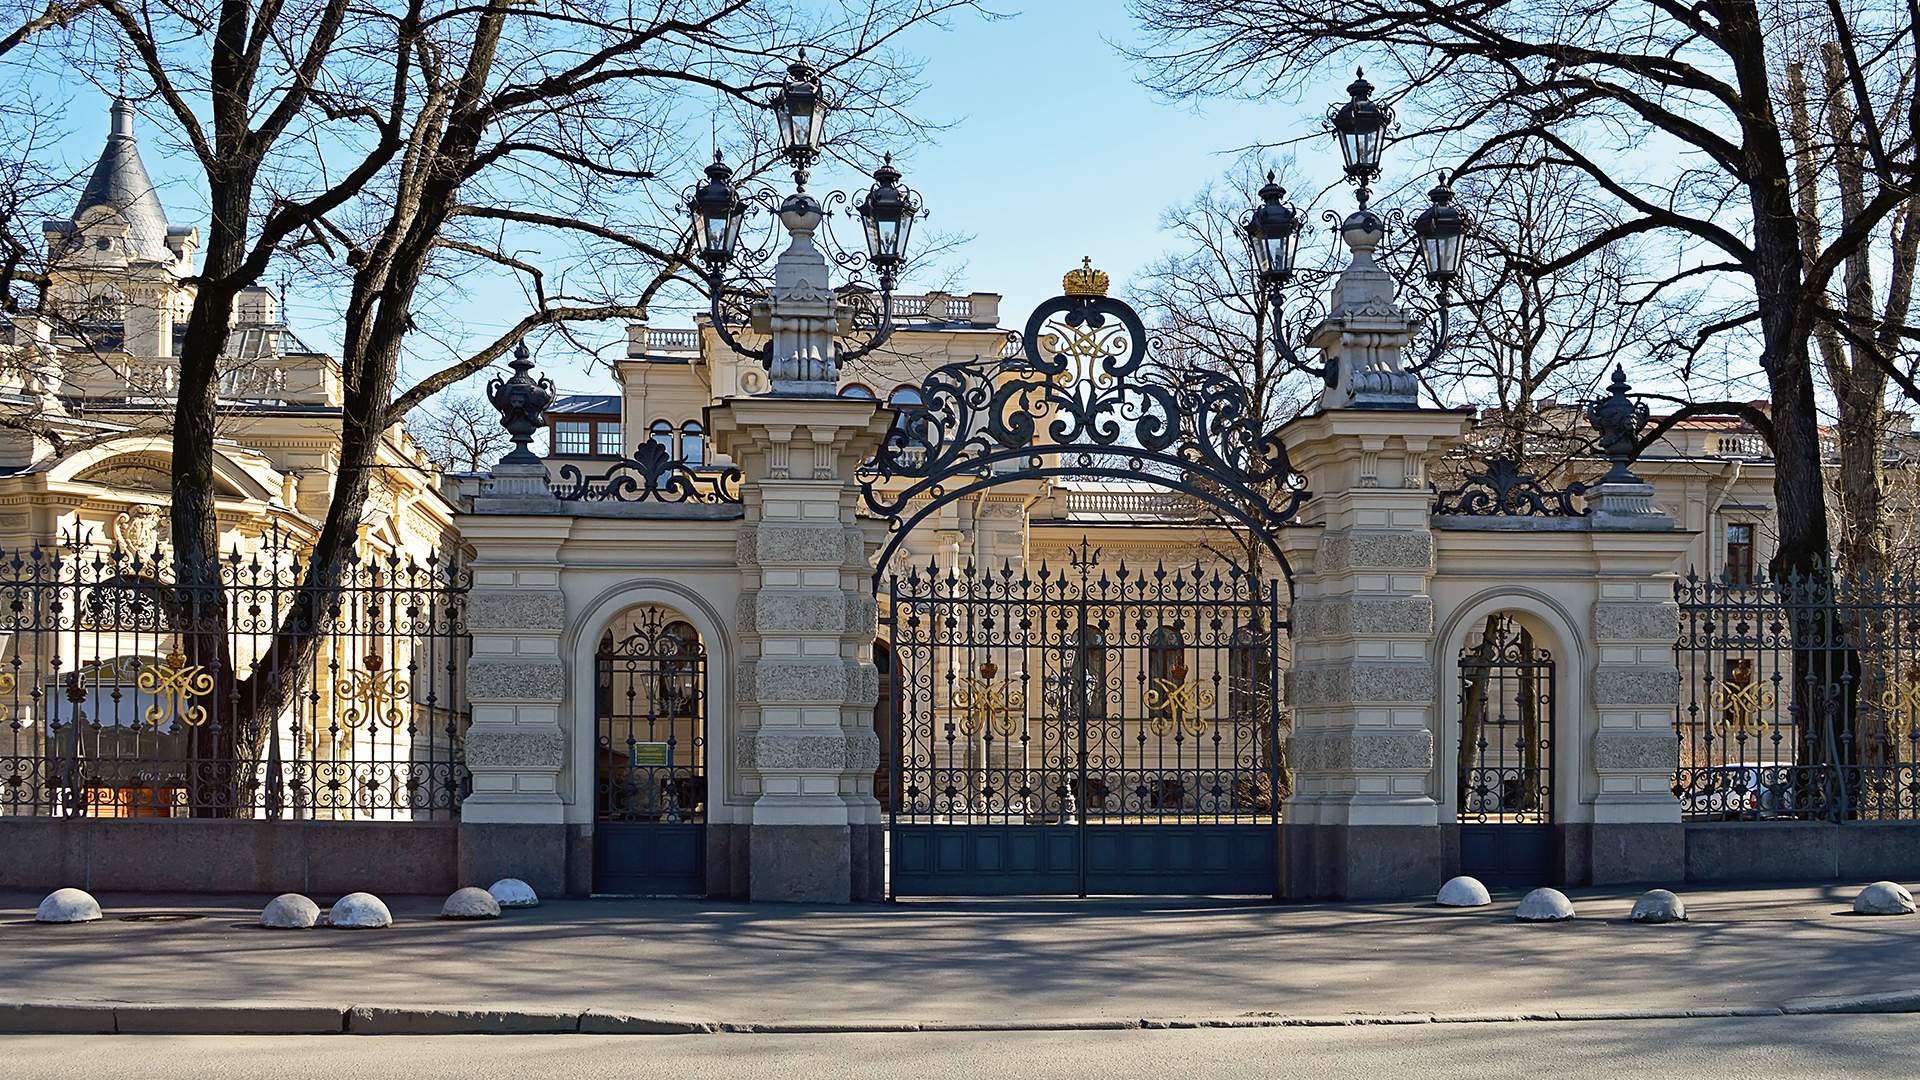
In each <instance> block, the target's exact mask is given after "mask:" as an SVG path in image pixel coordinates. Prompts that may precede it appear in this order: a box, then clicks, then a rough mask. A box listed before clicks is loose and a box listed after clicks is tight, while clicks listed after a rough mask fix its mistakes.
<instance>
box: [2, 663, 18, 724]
mask: <svg viewBox="0 0 1920 1080" xmlns="http://www.w3.org/2000/svg"><path fill="white" fill-rule="evenodd" d="M18 685H19V683H18V682H17V681H15V679H14V677H13V672H11V671H0V694H11V693H13V688H14V687H15V686H18ZM12 715H13V705H12V704H11V703H10V702H5V701H0V720H5V719H8V718H9V717H11V716H12Z"/></svg>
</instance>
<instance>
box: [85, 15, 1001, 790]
mask: <svg viewBox="0 0 1920 1080" xmlns="http://www.w3.org/2000/svg"><path fill="white" fill-rule="evenodd" d="M973 7H974V2H973V0H835V2H832V3H824V4H823V3H800V2H797V0H657V2H650V3H645V4H639V5H629V4H621V3H613V2H603V0H584V2H570V3H565V4H559V5H539V6H534V5H527V4H524V3H519V2H517V0H479V2H476V3H472V4H464V3H434V2H429V0H392V2H385V3H382V2H373V0H358V2H356V0H260V2H257V3H256V2H252V0H220V2H219V3H216V4H213V5H211V6H210V7H204V8H203V7H195V6H192V5H189V6H185V7H183V6H180V5H178V4H174V3H171V2H168V0H99V2H98V5H97V7H96V8H95V9H94V10H93V11H92V12H91V13H90V14H88V15H87V16H86V17H85V18H83V19H81V20H80V21H79V22H78V23H76V24H75V26H74V27H73V29H72V31H71V47H72V50H73V55H74V58H75V62H76V63H77V64H85V63H88V62H93V61H97V60H98V58H99V57H101V56H102V55H105V56H106V57H108V59H109V61H110V62H115V63H114V68H115V70H114V75H113V77H114V78H115V80H116V81H117V80H118V79H119V78H120V74H119V72H120V71H125V73H126V75H125V78H127V79H128V80H129V81H130V82H131V83H132V84H133V85H132V86H131V87H130V89H129V92H130V93H131V94H132V95H133V96H136V97H139V98H142V99H143V100H144V101H145V102H146V103H147V110H148V112H149V114H150V115H157V116H158V117H161V118H163V119H164V121H165V122H164V124H163V127H165V128H166V129H168V130H169V131H170V133H171V134H172V136H173V138H174V139H175V140H176V141H177V142H178V143H179V144H180V145H181V146H183V147H184V148H185V150H186V153H187V154H188V155H189V156H190V158H191V160H192V161H194V162H195V163H196V164H197V166H198V168H199V171H200V181H201V183H202V184H203V185H204V188H205V191H206V194H207V198H208V205H209V209H210V211H211V213H210V219H209V221H208V226H207V230H206V242H205V245H204V247H203V249H202V250H203V253H204V258H203V263H202V266H201V268H200V272H199V273H198V274H197V275H196V276H195V277H194V279H193V282H192V283H193V285H194V287H195V296H194V301H193V305H192V308H191V311H190V312H189V314H188V317H187V320H186V325H185V329H184V332H183V333H182V334H181V335H180V336H179V338H178V339H177V343H178V353H179V358H178V366H179V378H178V396H177V400H176V402H175V409H174V414H173V455H172V474H173V475H172V479H173V489H174V506H173V513H172V541H173V551H174V557H175V564H176V565H175V569H176V574H177V575H178V580H179V585H180V589H179V604H180V607H181V623H182V625H184V626H188V627H191V628H193V631H192V632H191V633H189V634H187V635H186V637H187V640H186V641H185V642H184V643H183V645H184V647H185V649H186V651H187V652H188V653H189V655H191V656H192V657H193V658H194V662H195V663H197V664H201V665H204V666H205V667H206V668H207V669H208V670H209V671H213V672H217V673H221V678H222V680H223V681H224V682H223V685H221V686H218V687H216V689H215V691H214V692H215V693H216V694H218V695H220V696H221V697H222V698H224V699H226V700H229V701H235V702H240V703H243V705H242V707H243V710H244V712H245V714H246V715H243V716H240V717H237V718H236V722H235V723H234V724H231V725H228V726H227V728H226V729H225V730H224V733H223V735H222V738H224V739H226V740H228V742H229V743H230V745H228V746H226V747H223V748H215V753H216V754H217V755H219V756H226V757H229V758H230V759H231V760H236V761H239V760H250V759H251V758H252V757H253V756H254V755H256V754H257V752H258V750H259V749H260V747H261V745H262V739H263V735H264V730H265V724H266V723H268V722H270V721H269V720H268V718H270V717H272V716H274V715H277V713H278V711H279V710H280V708H281V706H282V705H283V704H284V702H285V701H286V700H288V698H289V697H290V695H291V694H293V693H294V692H295V690H296V685H295V684H296V682H297V679H298V677H299V676H298V672H300V671H302V670H303V669H304V668H305V666H306V665H305V664H304V660H305V655H304V654H305V653H306V652H307V651H310V650H311V649H312V648H313V647H314V641H315V639H314V638H313V636H312V635H310V634H303V633H301V632H299V628H300V627H302V626H310V625H314V624H315V623H316V622H317V621H318V615H319V612H321V611H323V610H324V606H325V604H326V603H327V602H328V601H329V599H330V597H331V596H332V595H333V594H334V593H335V592H337V590H338V587H339V580H340V573H341V567H342V563H343V559H344V557H345V556H346V555H347V554H349V553H350V551H351V547H352V544H353V542H354V537H355V534H356V527H357V524H358V522H359V520H360V518H361V514H362V510H363V508H364V505H365V502H366V499H367V493H368V485H369V481H370V478H371V476H372V474H373V472H374V471H375V470H376V468H377V465H376V462H375V458H376V455H377V453H378V451H379V447H380V445H381V442H382V439H383V437H384V435H385V433H386V432H387V430H388V429H389V428H391V427H392V426H393V425H394V424H396V423H398V422H399V421H400V420H401V418H402V417H404V416H405V415H406V413H407V412H408V411H409V410H410V409H412V408H414V407H415V406H418V405H419V404H421V403H422V402H424V401H425V400H426V399H427V398H429V397H430V396H432V395H433V394H435V393H437V392H439V391H441V390H443V389H446V388H448V387H451V386H453V385H455V384H457V383H459V382H461V381H463V380H465V379H466V378H468V377H470V376H472V375H474V374H475V373H477V372H479V371H481V370H483V369H484V368H485V367H487V366H488V365H489V364H491V363H492V362H493V361H494V360H495V359H497V358H499V357H500V356H501V355H503V354H504V353H505V352H506V351H508V350H509V349H511V348H512V347H513V345H514V343H515V342H516V341H518V340H519V339H520V338H522V337H523V336H525V335H526V334H528V333H529V332H531V331H534V330H536V329H539V328H542V327H566V326H569V325H575V324H580V323H583V322H591V321H595V320H607V319H632V318H644V317H645V315H646V312H647V306H648V305H649V304H650V303H652V302H653V301H654V300H655V298H656V297H657V296H658V295H659V294H660V293H661V292H662V291H663V290H669V289H674V288H679V287H682V282H683V281H684V278H683V274H684V271H685V269H686V265H687V254H686V253H687V251H688V250H689V247H688V240H687V237H686V231H687V230H686V229H685V228H684V227H683V225H682V220H681V219H682V214H681V212H680V210H679V205H680V196H679V189H680V187H681V186H682V185H683V184H685V183H686V182H687V181H688V180H689V179H691V178H693V176H694V175H695V168H696V166H697V165H698V163H699V162H698V158H699V157H700V156H702V155H704V153H705V152H706V150H707V148H708V144H707V142H706V140H705V138H704V136H705V135H706V131H705V130H704V129H705V128H706V125H705V124H701V125H700V128H701V129H702V130H701V132H700V136H701V137H700V138H699V139H698V141H697V142H696V141H695V138H694V136H693V133H692V132H690V131H688V130H685V128H686V127H687V126H688V125H686V123H685V120H686V118H687V117H688V116H689V115H700V116H705V115H707V114H709V113H717V114H718V115H721V116H723V117H726V118H727V120H728V131H729V132H730V133H731V135H730V138H733V139H734V140H736V141H739V142H741V143H742V144H743V145H744V147H745V152H744V154H742V155H740V156H741V157H744V158H745V161H744V162H743V164H744V166H745V171H746V172H748V173H751V172H752V171H753V170H754V169H756V168H758V167H761V166H763V165H764V164H765V163H766V162H767V161H768V155H767V154H766V152H765V147H766V142H767V141H766V140H765V138H764V134H763V131H762V124H761V122H760V121H758V120H757V119H754V118H756V117H758V116H759V115H760V108H759V106H760V103H761V102H762V101H763V100H764V99H765V97H766V96H767V95H768V94H769V93H770V92H771V90H772V89H773V88H774V86H775V85H777V82H778V79H779V77H780V76H781V74H782V73H781V71H780V61H781V60H783V59H790V58H791V56H792V54H793V53H794V52H795V51H796V50H797V49H799V48H801V47H807V48H809V49H811V50H812V52H813V55H814V57H815V59H816V60H817V61H818V63H819V65H820V67H821V69H822V72H823V77H824V78H825V79H826V80H827V83H828V86H829V89H830V91H831V92H832V93H833V94H834V95H835V97H836V98H837V100H838V103H839V106H840V108H839V110H838V111H837V113H836V118H837V124H838V126H837V127H836V129H835V132H834V134H835V136H836V138H835V140H834V143H833V145H832V147H831V152H833V153H838V154H842V155H845V154H848V153H852V152H856V151H858V152H861V153H862V154H864V153H865V152H866V151H867V150H872V149H876V146H875V144H877V143H886V142H890V141H891V140H892V139H893V138H894V137H897V136H900V135H902V134H903V133H906V132H910V131H912V130H913V129H914V128H915V126H916V121H915V120H914V119H913V117H912V116H910V115H909V114H908V113H907V112H906V111H905V110H906V107H907V106H908V105H909V104H910V102H911V100H912V98H913V96H914V93H915V91H916V88H917V83H916V73H917V68H916V67H915V66H914V65H913V64H912V63H911V62H910V61H908V60H907V59H906V58H904V57H903V56H902V55H901V53H900V52H899V48H898V39H899V37H900V35H901V34H902V33H903V32H904V31H906V30H907V29H909V28H911V27H914V26H917V25H921V24H925V23H929V22H936V21H938V20H940V19H941V18H942V17H944V16H946V15H948V14H950V13H953V12H956V11H962V10H966V9H971V8H973ZM101 75H102V80H103V81H104V79H105V76H106V72H104V71H102V72H101ZM876 156H877V155H876ZM540 251H545V252H548V253H549V257H550V258H552V259H554V263H552V264H549V265H546V266H542V265H540V264H539V262H538V256H537V255H536V254H534V253H536V252H540ZM289 260H293V261H297V262H298V264H299V265H300V266H301V267H302V268H304V270H305V272H306V275H307V276H309V277H313V278H321V279H331V281H332V282H333V283H334V284H336V285H338V286H339V287H340V288H341V290H342V291H343V293H344V296H345V303H344V312H343V318H342V326H341V335H340V336H341V342H342V344H341V349H340V353H341V355H340V363H341V367H342V371H343V393H344V397H345V404H344V408H343V409H342V410H341V415H340V451H339V466H338V473H337V476H336V477H335V485H334V490H333V496H332V500H331V503H330V504H329V506H328V509H327V513H326V515H325V517H324V519H323V520H322V522H321V525H320V529H319V532H318V536H317V538H316V540H315V542H314V550H313V551H312V552H311V553H310V558H309V561H308V569H307V571H306V579H305V580H304V581H303V582H302V584H303V586H304V588H303V589H302V591H301V592H300V593H299V594H298V595H299V597H300V602H299V603H297V604H295V605H293V608H294V609H293V610H290V611H289V612H288V613H287V614H286V617H285V619H284V621H283V624H282V632H281V633H280V634H278V635H276V637H275V638H274V641H273V644H272V645H271V647H270V648H269V649H268V650H267V652H266V653H265V655H263V656H262V657H261V658H260V659H259V660H258V661H256V663H255V664H254V665H253V666H252V670H251V673H250V674H249V675H248V676H247V677H246V680H245V683H244V685H241V686H236V685H232V681H233V680H236V679H237V678H238V676H236V675H234V674H233V672H235V670H236V666H235V665H234V664H233V663H232V662H231V659H232V658H231V657H228V656H226V655H225V650H226V647H227V646H226V638H227V634H226V626H225V622H226V606H227V605H226V599H225V596H224V591H223V587H222V584H221V581H220V577H219V574H218V562H217V559H216V558H215V556H216V554H217V548H216V545H217V542H218V524H217V519H216V516H215V513H214V509H215V506H214V500H215V494H214V493H215V487H214V477H213V468H214V438H215V432H216V425H217V420H218V416H219V412H220V408H219V405H218V402H217V399H216V394H217V390H218V380H219V368H218V360H219V357H220V355H221V352H222V350H223V347H224V346H225V344H226V339H227V336H228V328H229V326H230V325H231V323H232V316H233V312H234V308H235V303H236V300H237V298H238V296H239V294H240V292H241V291H242V290H243V289H246V288H248V287H250V286H254V285H257V284H258V283H260V282H261V281H262V280H264V279H265V278H266V276H267V274H268V272H269V268H270V267H274V266H276V265H286V264H287V263H288V262H289ZM561 267H564V268H565V269H564V272H563V271H562V270H561ZM487 277H504V278H507V279H510V280H514V281H516V282H518V283H519V284H520V285H521V287H522V288H523V289H524V291H525V292H526V294H527V296H528V298H529V305H528V307H529V310H528V311H527V312H526V313H525V314H524V315H522V316H520V317H519V318H518V319H517V320H516V321H515V322H514V323H513V325H511V326H510V327H509V328H508V329H507V330H506V331H505V332H504V333H501V334H500V335H499V336H498V337H497V338H495V339H494V340H492V341H491V342H487V343H486V344H484V345H483V346H482V347H481V348H479V349H477V350H474V351H472V352H470V353H460V354H454V355H451V356H449V357H448V359H447V362H446V363H445V364H444V366H442V367H440V368H439V369H438V370H433V371H431V372H429V373H427V374H425V375H423V376H421V377H419V378H417V379H415V380H414V381H413V382H412V384H411V385H408V386H406V387H405V388H404V389H402V388H401V386H400V382H401V377H402V357H403V355H407V354H408V353H419V352H425V351H427V350H426V348H424V347H425V346H429V345H431V344H432V343H433V341H434V335H433V331H432V327H433V321H434V320H433V315H432V312H433V309H434V306H435V304H436V303H437V301H438V300H439V299H441V298H442V297H444V296H445V295H446V294H447V293H449V292H452V291H455V290H462V289H471V288H473V287H475V286H476V284H477V283H478V281H479V280H481V279H483V278H487Z"/></svg>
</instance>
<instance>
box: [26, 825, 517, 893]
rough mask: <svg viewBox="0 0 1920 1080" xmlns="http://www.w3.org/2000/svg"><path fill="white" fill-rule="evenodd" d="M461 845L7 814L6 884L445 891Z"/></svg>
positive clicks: (278, 828)
mask: <svg viewBox="0 0 1920 1080" xmlns="http://www.w3.org/2000/svg"><path fill="white" fill-rule="evenodd" d="M459 848H460V826H459V823H457V822H452V821H444V822H391V823H389V822H365V823H360V822H300V821H220V820H189V821H97V820H90V819H86V818H77V819H76V818H51V817H44V818H43V817H5V818H0V888H14V889H56V888H62V887H66V886H73V887H76V888H81V889H86V890H88V891H94V892H112V891H140V892H191V893H281V892H300V893H307V894H309V895H314V896H333V895H338V894H341V893H348V892H355V891H360V890H364V891H367V892H372V893H439V894H445V893H449V892H452V891H453V890H454V889H456V888H458V887H459V886H460V885H462V884H466V883H467V882H463V881H461V880H459V876H460V875H459V869H460V868H459ZM490 883H491V879H489V880H488V881H483V882H479V884H481V885H486V884H490Z"/></svg>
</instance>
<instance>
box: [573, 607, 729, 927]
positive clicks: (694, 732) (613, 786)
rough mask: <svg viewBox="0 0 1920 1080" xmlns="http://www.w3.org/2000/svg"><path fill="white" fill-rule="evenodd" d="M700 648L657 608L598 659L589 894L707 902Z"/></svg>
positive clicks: (606, 641) (624, 626)
mask: <svg viewBox="0 0 1920 1080" xmlns="http://www.w3.org/2000/svg"><path fill="white" fill-rule="evenodd" d="M706 661H707V654H706V648H705V646H704V645H703V644H702V642H701V640H700V635H699V633H698V632H696V631H695V630H694V628H693V625H692V624H691V623H689V622H688V621H687V620H686V619H684V618H682V617H681V616H680V614H679V613H678V612H675V611H673V610H672V609H670V608H666V607H663V606H660V605H657V604H648V605H643V606H641V607H637V608H632V609H629V610H627V611H626V612H623V613H621V614H620V615H619V616H617V617H615V618H614V620H613V622H612V623H611V624H610V625H609V626H608V627H607V629H606V630H605V631H604V632H603V633H602V635H601V637H600V642H599V646H598V648H596V649H595V651H594V690H593V693H594V700H593V712H594V739H595V745H594V774H595V775H594V834H593V835H594V860H593V876H594V891H595V892H597V893H611V894H629V895H643V896H666V895H699V894H703V893H705V892H706V848H707V845H706V821H707V799H708V791H707V702H706Z"/></svg>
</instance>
